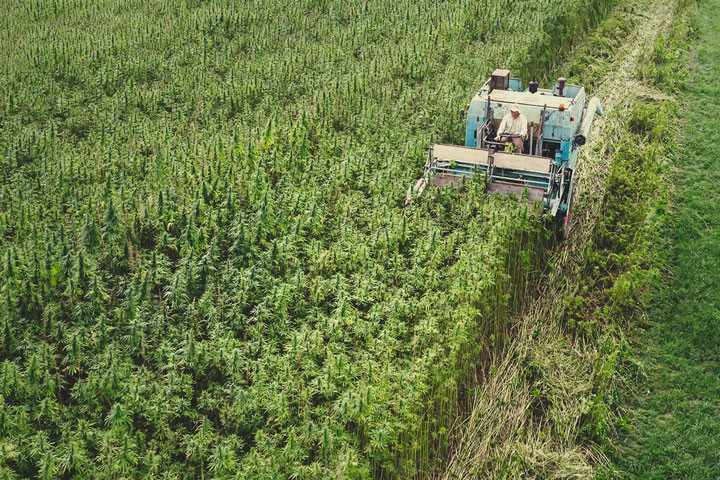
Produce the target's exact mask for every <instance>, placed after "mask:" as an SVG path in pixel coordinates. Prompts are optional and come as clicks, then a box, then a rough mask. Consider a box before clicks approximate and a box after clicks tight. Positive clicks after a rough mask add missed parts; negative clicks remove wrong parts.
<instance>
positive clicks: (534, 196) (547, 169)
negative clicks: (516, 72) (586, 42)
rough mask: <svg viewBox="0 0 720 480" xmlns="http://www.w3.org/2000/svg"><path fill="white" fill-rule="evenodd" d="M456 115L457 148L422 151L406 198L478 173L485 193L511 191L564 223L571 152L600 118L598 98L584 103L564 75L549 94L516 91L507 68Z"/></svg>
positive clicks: (574, 152) (579, 91) (530, 88)
mask: <svg viewBox="0 0 720 480" xmlns="http://www.w3.org/2000/svg"><path fill="white" fill-rule="evenodd" d="M511 110H513V111H514V113H512V112H511ZM461 113H462V114H463V115H464V117H465V123H466V130H465V146H457V145H435V146H434V147H432V148H430V150H429V152H428V159H427V163H426V164H425V175H424V177H423V178H421V179H420V180H418V182H417V184H416V185H415V187H414V188H413V189H412V191H411V192H410V193H409V197H408V200H409V201H411V200H412V196H413V195H420V194H421V193H422V191H423V190H424V189H425V187H426V185H428V184H432V185H435V186H445V185H448V184H453V185H455V186H457V187H459V186H461V185H462V183H463V178H464V177H468V176H474V175H478V174H480V175H483V176H484V178H486V182H487V190H488V192H489V193H493V192H496V193H500V194H503V195H505V194H507V193H509V192H514V193H516V194H518V195H519V196H525V197H524V198H527V199H529V200H530V201H538V202H542V205H543V209H544V210H545V211H547V212H549V213H550V214H551V215H552V216H554V217H556V218H558V219H559V220H562V221H563V222H564V223H565V224H566V225H567V221H568V220H569V218H570V209H571V206H572V197H573V172H574V171H575V163H576V161H577V156H578V150H579V147H580V146H582V145H584V144H585V142H586V139H587V135H588V133H589V131H590V126H591V124H592V121H593V119H594V118H595V115H596V114H597V115H601V114H602V110H601V108H600V101H599V100H598V99H597V98H592V99H591V100H589V101H587V99H586V94H585V89H584V88H583V87H580V86H577V85H568V84H566V81H565V79H564V78H560V79H559V80H558V82H557V83H555V85H553V88H552V89H541V88H538V83H537V82H535V81H532V82H530V83H529V85H528V88H527V89H525V90H523V89H522V81H521V80H520V79H517V78H510V72H509V71H508V70H495V71H494V72H493V74H492V76H491V77H490V79H489V80H488V81H487V82H486V83H485V84H484V85H483V86H482V88H481V89H480V91H479V92H478V93H477V95H475V97H473V99H472V101H471V102H470V104H469V105H467V106H466V107H465V108H464V109H463V110H462V111H461ZM503 119H505V121H503ZM501 127H503V129H502V131H499V129H500V128H501Z"/></svg>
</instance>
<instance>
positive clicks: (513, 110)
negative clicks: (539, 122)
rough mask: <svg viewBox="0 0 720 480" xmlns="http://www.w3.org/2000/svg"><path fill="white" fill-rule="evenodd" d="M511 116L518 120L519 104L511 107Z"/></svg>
mask: <svg viewBox="0 0 720 480" xmlns="http://www.w3.org/2000/svg"><path fill="white" fill-rule="evenodd" d="M510 114H511V115H512V116H513V118H518V117H519V116H520V105H518V104H517V103H516V104H515V105H513V106H512V107H510Z"/></svg>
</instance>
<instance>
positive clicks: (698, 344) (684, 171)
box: [613, 0, 720, 480]
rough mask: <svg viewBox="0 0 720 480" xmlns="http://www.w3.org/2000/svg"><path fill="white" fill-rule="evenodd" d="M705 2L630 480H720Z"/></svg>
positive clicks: (618, 462) (719, 128)
mask: <svg viewBox="0 0 720 480" xmlns="http://www.w3.org/2000/svg"><path fill="white" fill-rule="evenodd" d="M703 3H704V5H703V7H702V11H703V14H702V15H701V18H700V20H699V22H700V39H699V47H698V56H697V60H696V62H695V64H694V65H693V73H692V74H691V77H692V78H691V80H690V82H689V84H688V87H687V88H686V90H685V91H684V92H683V94H682V97H681V98H682V116H683V117H684V125H683V127H682V131H683V135H682V136H681V141H682V142H683V146H682V147H681V150H680V154H679V155H678V158H677V162H678V165H677V167H678V173H677V176H676V182H677V185H676V191H675V194H674V196H675V198H674V204H675V213H674V216H673V223H672V225H670V227H669V228H668V230H667V231H666V232H665V236H666V238H665V240H666V243H667V244H668V245H669V246H670V262H669V263H670V274H669V276H668V279H667V282H666V285H665V286H664V287H663V288H662V290H661V292H660V295H659V303H658V305H657V307H656V308H655V309H654V310H653V311H651V312H650V318H649V323H648V325H647V328H646V329H645V330H643V331H642V332H641V333H640V335H639V338H637V344H638V345H640V347H638V352H637V355H638V360H639V362H640V364H641V365H642V367H643V369H644V371H645V373H646V375H647V378H646V380H645V381H644V382H643V384H642V385H641V387H640V389H639V391H638V392H636V394H635V395H633V396H632V397H631V398H629V399H628V401H627V402H628V409H629V411H628V414H627V416H626V421H627V432H626V434H625V436H624V437H623V438H621V439H620V440H621V442H620V444H619V445H618V446H617V448H618V450H617V454H616V455H615V458H614V459H613V461H614V467H615V469H616V470H617V472H618V473H620V476H621V477H623V478H638V479H663V480H667V479H679V478H683V479H711V478H712V479H718V478H720V150H718V148H719V147H720V82H719V81H718V78H720V0H707V1H705V2H703Z"/></svg>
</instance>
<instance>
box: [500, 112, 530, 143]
mask: <svg viewBox="0 0 720 480" xmlns="http://www.w3.org/2000/svg"><path fill="white" fill-rule="evenodd" d="M527 133H528V123H527V117H526V116H525V115H523V114H522V113H521V114H520V115H518V118H513V116H512V113H508V114H507V115H505V117H504V118H503V119H502V122H501V123H500V128H498V133H497V135H498V137H501V136H502V135H522V136H523V138H525V137H527Z"/></svg>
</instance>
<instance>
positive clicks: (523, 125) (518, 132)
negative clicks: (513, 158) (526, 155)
mask: <svg viewBox="0 0 720 480" xmlns="http://www.w3.org/2000/svg"><path fill="white" fill-rule="evenodd" d="M527 131H528V121H527V117H526V116H525V115H523V114H522V112H521V111H520V105H518V104H515V105H513V106H512V107H511V108H510V113H508V114H507V115H505V117H504V118H503V119H502V123H500V128H498V133H497V137H495V141H496V142H500V141H503V142H505V143H510V142H511V141H512V144H513V145H514V146H515V153H523V142H525V137H526V136H527Z"/></svg>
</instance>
